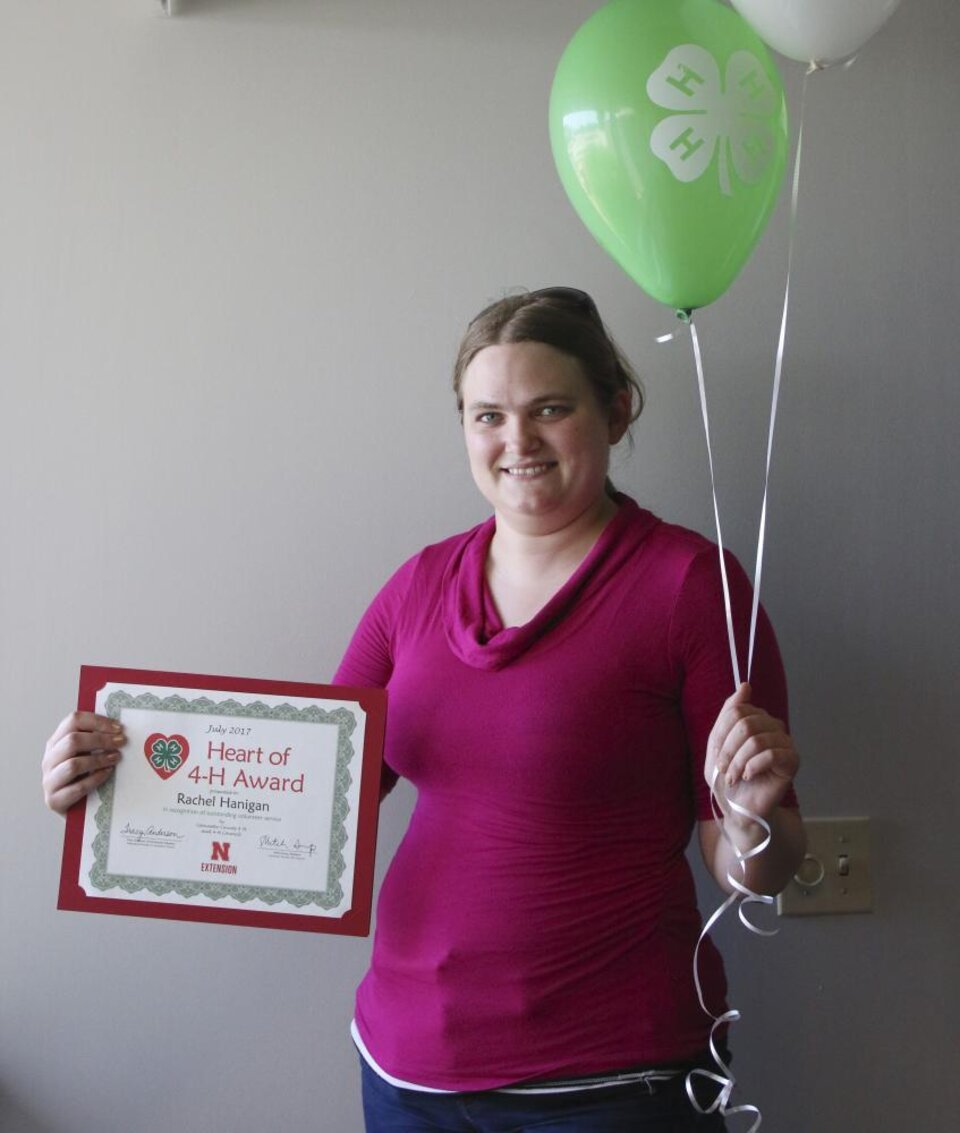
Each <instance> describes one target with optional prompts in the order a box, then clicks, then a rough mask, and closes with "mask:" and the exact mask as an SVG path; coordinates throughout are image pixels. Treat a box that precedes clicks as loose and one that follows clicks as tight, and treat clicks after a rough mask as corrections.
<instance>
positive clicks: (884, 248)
mask: <svg viewBox="0 0 960 1133" xmlns="http://www.w3.org/2000/svg"><path fill="white" fill-rule="evenodd" d="M596 7H597V4H596V3H595V2H593V0H554V2H550V0H483V2H479V0H323V2H321V0H315V2H311V0H182V3H181V4H180V9H181V11H182V13H183V14H182V15H181V16H180V17H178V18H176V19H172V20H171V19H165V18H163V17H162V16H161V15H160V5H159V4H158V3H156V2H155V0H98V2H92V0H85V2H84V3H79V2H77V0H0V143H2V151H0V152H2V158H0V397H2V416H0V428H2V444H0V493H2V500H0V503H2V512H0V514H2V522H3V534H4V539H3V543H2V546H0V555H2V574H0V587H2V593H0V613H2V638H0V650H2V669H0V673H2V679H0V687H2V695H3V720H4V725H5V728H6V745H5V746H6V756H7V766H8V768H9V771H10V774H9V777H8V778H7V789H6V806H5V807H4V816H5V822H6V827H5V832H4V851H3V870H4V877H3V889H2V917H3V929H2V943H0V948H2V954H0V963H2V981H3V987H2V991H3V1001H2V1028H3V1032H2V1062H0V1125H3V1127H4V1128H5V1129H10V1130H17V1131H26V1133H88V1131H90V1133H93V1131H97V1133H100V1131H102V1130H113V1129H116V1130H123V1131H124V1133H154V1131H156V1130H160V1129H165V1128H178V1129H181V1130H184V1131H185V1133H190V1131H194V1130H206V1129H230V1130H233V1131H236V1133H248V1131H250V1133H252V1131H254V1130H260V1129H263V1128H284V1129H290V1130H305V1131H306V1130H336V1131H341V1130H344V1131H347V1130H357V1129H359V1128H360V1117H359V1107H358V1103H357V1099H356V1088H355V1081H354V1079H355V1069H354V1058H353V1055H352V1052H351V1046H350V1043H349V1039H348V1037H347V1026H348V1023H349V1019H350V1014H351V1001H352V993H353V989H354V986H355V984H356V982H357V980H358V979H359V978H360V976H361V975H362V972H363V970H364V966H365V963H366V959H367V955H368V950H369V943H368V942H367V941H355V940H341V939H333V938H331V939H325V938H318V937H314V936H311V935H306V934H297V933H282V932H266V931H254V930H242V929H234V928H227V927H217V926H207V925H182V924H176V923H173V922H164V921H156V922H153V921H145V920H140V919H136V918H125V917H93V916H85V915H79V914H68V913H58V912H56V911H55V908H54V905H55V900H56V888H57V882H58V870H59V857H60V844H61V830H62V824H61V821H60V820H59V819H58V818H56V817H54V816H53V815H50V814H49V813H47V812H46V811H45V810H44V809H43V808H42V805H41V800H40V793H39V782H38V779H39V776H38V764H39V759H40V753H41V749H42V746H43V741H44V739H45V737H46V735H47V734H48V733H49V732H50V730H51V729H52V728H53V726H54V724H55V723H56V722H57V720H58V719H59V718H60V717H61V716H62V715H63V714H64V713H65V712H66V711H67V710H68V709H69V708H70V707H71V705H72V703H73V699H74V697H75V688H76V679H77V671H78V668H79V666H80V664H81V663H83V662H87V663H99V664H118V665H120V664H122V665H130V666H139V667H145V668H170V669H184V670H192V671H200V672H202V671H209V672H227V673H236V674H245V675H259V676H270V677H284V678H288V679H298V680H323V679H327V678H329V676H330V674H331V673H332V670H333V668H334V666H335V665H336V662H337V660H338V657H339V655H340V653H341V651H342V649H343V648H344V646H345V644H346V641H347V639H348V636H349V634H350V632H351V629H352V627H353V625H354V623H355V621H356V619H357V618H358V616H359V615H360V613H361V611H362V610H363V608H364V605H365V603H366V602H367V601H368V599H369V598H370V596H371V595H372V593H373V592H374V590H375V589H376V587H377V586H378V585H379V584H380V582H381V581H382V580H383V579H384V578H385V576H386V575H387V574H388V573H389V572H390V571H391V569H392V568H393V567H394V565H395V564H397V563H398V562H399V561H401V560H402V559H403V558H405V557H406V556H407V555H409V554H410V553H412V552H413V551H414V550H416V549H417V548H419V547H420V546H422V545H423V544H424V543H426V542H428V541H431V540H435V539H436V538H438V537H441V536H443V535H445V534H448V533H450V532H452V531H455V530H460V529H463V528H464V527H466V526H468V525H470V524H471V523H473V522H475V521H477V520H478V519H479V518H480V517H482V515H483V514H484V507H483V506H482V501H480V500H479V498H478V497H477V496H476V494H475V493H474V491H473V488H472V485H471V483H470V481H469V478H468V474H467V471H466V467H465V462H464V461H463V459H462V456H461V452H460V439H459V436H458V427H457V421H456V416H455V413H454V410H453V406H452V403H451V398H450V396H449V394H448V392H447V388H446V387H447V382H448V376H447V375H448V368H449V363H450V359H451V354H452V352H453V350H454V348H455V344H456V341H457V338H458V335H459V331H460V328H461V327H462V326H463V324H464V322H465V321H466V320H467V319H468V318H469V317H470V316H471V315H472V314H473V313H474V312H475V310H476V309H477V308H478V307H479V306H481V305H482V304H484V303H485V302H486V301H488V300H489V299H491V298H493V297H496V296H497V295H498V294H500V293H501V292H502V290H503V289H504V288H506V287H510V286H515V285H530V286H542V285H546V284H551V283H558V282H570V283H576V284H579V285H580V286H583V287H586V288H588V289H590V290H591V291H592V292H593V293H594V294H595V295H596V296H597V298H598V300H599V302H600V306H601V309H602V310H603V311H604V313H605V314H606V316H607V318H608V321H609V323H610V324H611V326H612V328H613V330H614V332H615V333H616V334H617V335H618V337H619V338H620V339H621V341H622V343H623V345H624V346H625V348H626V349H627V351H628V353H629V354H630V355H631V356H632V357H633V358H634V359H635V360H636V362H637V363H638V365H639V366H640V367H641V369H642V370H643V372H644V374H645V378H646V385H647V390H648V394H649V408H648V411H647V414H646V415H645V417H644V418H643V420H642V422H641V424H640V426H639V428H638V432H637V442H636V447H635V450H634V452H633V453H632V454H631V453H629V452H625V453H624V454H623V455H622V456H621V457H619V458H618V461H617V466H616V472H615V474H616V477H617V479H618V481H619V482H620V483H621V484H622V485H623V486H624V487H625V488H627V489H628V490H630V491H632V492H633V493H634V494H636V495H637V496H638V497H639V498H640V499H641V500H642V501H643V502H644V503H646V504H647V505H648V506H651V507H653V508H654V509H655V510H657V511H659V512H661V513H662V514H665V515H666V516H668V517H670V518H672V519H675V520H677V521H680V522H684V523H687V524H689V525H692V526H695V527H697V528H700V529H702V530H704V531H708V532H709V530H710V523H711V516H710V510H709V505H708V495H707V492H708V488H707V480H706V463H705V457H704V448H703V441H702V436H701V434H700V423H699V417H698V408H697V402H696V393H695V386H694V377H693V365H692V356H691V353H690V350H689V346H688V344H687V343H686V342H684V341H681V342H678V343H676V344H674V345H672V346H666V347H659V346H656V345H654V338H655V336H656V335H657V334H658V333H661V332H662V331H663V330H664V329H669V326H670V323H671V319H672V316H671V315H670V314H669V312H667V311H666V310H664V309H662V308H660V307H658V306H657V305H656V304H655V303H654V302H653V301H652V300H649V299H648V298H646V297H645V296H644V295H643V294H642V293H641V292H640V291H638V289H637V288H636V287H635V286H634V285H633V284H632V283H630V282H629V281H628V280H627V278H626V277H625V276H624V275H623V274H622V273H621V272H620V270H619V269H618V268H617V267H616V266H615V265H613V264H612V263H611V262H609V261H608V260H607V259H606V257H605V256H604V255H603V254H602V253H601V252H600V251H599V249H598V248H597V247H596V246H595V245H594V243H593V242H592V240H591V239H590V237H589V236H588V235H587V233H586V231H585V230H584V229H583V228H582V227H581V225H580V223H579V222H578V221H577V220H576V218H575V217H574V215H573V212H572V210H571V209H570V207H569V205H568V204H567V202H566V200H565V198H564V196H563V194H562V191H561V189H560V186H559V182H558V180H557V178H556V176H555V174H554V171H553V168H552V161H551V157H550V153H549V149H548V145H547V138H546V126H545V114H546V99H547V93H548V90H549V85H550V81H551V78H552V72H553V68H554V66H555V64H556V60H557V58H558V57H559V54H560V52H561V51H562V49H563V46H564V45H565V43H566V42H567V40H568V39H569V37H570V35H571V34H572V33H573V31H574V30H575V28H576V27H577V26H578V25H579V23H580V22H581V21H582V20H583V19H584V18H585V17H586V16H587V15H589V14H590V13H591V12H592V11H593V10H594V9H595V8H596ZM782 72H783V73H784V75H785V81H786V83H787V86H788V90H789V93H790V95H791V99H792V103H793V105H794V106H796V100H797V95H798V93H799V85H800V75H801V68H800V67H799V65H793V64H789V63H787V62H785V61H784V62H783V66H782ZM958 122H960V7H958V5H957V4H956V2H955V0H905V3H904V4H903V5H902V8H901V11H900V12H899V13H898V14H897V16H896V17H895V18H894V20H893V21H892V23H891V24H890V25H889V26H888V27H887V28H886V29H885V30H884V31H883V32H882V33H881V34H880V35H879V36H878V37H877V38H876V39H875V40H874V41H873V42H872V43H871V44H870V45H869V46H868V48H867V49H866V50H865V51H864V53H863V55H862V56H861V58H860V60H859V61H858V62H857V64H856V65H855V66H854V67H853V68H851V69H850V70H848V71H836V72H829V73H827V74H824V75H820V76H817V77H816V79H815V81H814V82H813V83H812V85H811V88H810V94H809V116H808V134H807V148H806V165H805V169H804V178H803V185H802V201H801V217H800V224H799V231H798V246H797V257H796V275H795V280H794V285H795V290H794V296H795V304H794V307H793V313H792V318H791V324H790V333H789V342H788V358H787V366H786V373H785V390H784V396H783V405H782V416H781V426H780V432H779V436H778V448H777V453H776V465H775V471H774V482H773V499H772V505H771V506H772V512H771V520H770V535H769V552H768V559H767V572H766V583H765V591H764V593H765V599H766V602H767V605H768V608H769V610H770V612H771V614H772V616H773V618H774V621H775V623H776V625H777V627H778V631H779V634H780V637H781V640H782V645H783V651H784V654H785V657H786V661H787V664H788V668H789V672H790V677H791V685H792V696H793V705H794V720H793V722H794V728H795V732H796V734H797V737H798V741H799V745H800V747H801V751H802V753H803V755H804V757H805V763H804V768H803V773H802V780H801V783H800V790H801V794H802V798H803V802H804V806H805V809H806V811H807V813H808V814H810V815H836V814H850V813H855V814H868V815H871V816H872V817H873V818H874V821H875V826H876V833H877V839H876V846H875V850H876V856H875V870H876V877H875V882H876V902H877V909H876V912H875V914H874V915H872V916H861V917H848V918H828V919H819V920H814V919H808V920H802V921H796V920H794V921H789V922H786V923H784V924H783V931H782V933H781V934H780V936H779V937H778V938H777V939H775V940H774V941H757V940H755V939H754V938H752V937H749V936H748V935H747V934H746V933H745V932H743V931H739V930H736V929H735V928H733V927H731V928H724V929H723V930H722V931H721V932H720V934H719V936H720V939H721V941H722V942H723V943H724V944H725V948H726V952H727V955H728V959H729V966H730V970H731V978H732V985H733V989H734V1002H735V1003H736V1004H737V1005H738V1006H740V1007H741V1009H742V1010H743V1012H744V1015H745V1020H744V1022H743V1023H742V1024H740V1027H739V1031H738V1033H737V1034H736V1036H735V1039H736V1049H737V1066H738V1069H739V1074H740V1080H741V1083H742V1086H743V1090H742V1097H743V1099H744V1100H753V1101H756V1102H758V1103H759V1104H760V1105H761V1107H762V1108H763V1110H764V1112H765V1114H766V1120H767V1124H768V1125H769V1127H770V1128H771V1129H774V1130H779V1131H780V1133H811V1131H813V1130H818V1131H819V1130H825V1131H833V1130H837V1131H839V1130H844V1131H853V1133H859V1131H864V1133H866V1131H868V1130H870V1131H872V1130H875V1129H895V1128H896V1129H899V1128H907V1127H913V1128H916V1129H923V1130H936V1129H941V1128H944V1127H945V1124H944V1123H945V1122H946V1124H949V1123H950V1120H949V1119H948V1118H946V1117H945V1115H946V1114H947V1113H948V1112H949V1107H950V1105H953V1106H954V1107H956V1106H957V1105H958V1103H960V1097H958V1093H957V1080H958V1079H957V1075H956V1074H955V1073H952V1072H951V1071H952V1066H951V1063H948V1061H947V1055H946V1052H947V1050H948V1049H949V1047H950V1045H951V1042H952V1043H953V1045H954V1048H955V1039H956V1022H955V1020H956V1017H957V1014H956V1013H957V1008H958V1004H957V1000H956V979H955V976H956V966H955V957H956V948H957V945H956V940H957V927H958V926H957V919H956V893H957V867H956V857H955V852H954V842H953V838H952V834H951V832H952V828H953V821H954V820H955V812H956V808H957V798H956V781H957V780H956V752H955V749H954V745H955V719H956V717H955V705H956V701H957V696H958V691H960V690H958V687H957V677H958V650H957V646H956V632H957V631H956V623H957V606H958V603H957V598H956V586H955V583H956V577H957V566H956V564H957V560H958V552H960V546H958V534H957V530H958V524H957V516H958V505H960V491H958V471H957V469H958V462H957V451H956V433H957V421H958V409H960V404H958V400H960V399H958V385H960V383H958V365H957V360H956V358H957V355H956V347H955V335H954V333H953V328H954V324H955V321H956V305H957V298H958V269H957V263H958V258H960V238H958V227H960V226H958V221H957V213H956V200H957V186H958V184H960V156H958V147H957V144H956V138H957V123H958ZM785 235H786V213H785V208H783V207H781V208H780V210H779V211H778V213H777V214H776V216H775V217H774V220H773V223H772V224H771V226H770V228H769V230H768V232H767V234H766V235H765V237H764V239H763V241H762V242H761V244H760V246H759V248H758V250H757V252H756V254H755V256H754V257H753V259H752V260H751V263H750V264H749V266H748V267H747V269H746V270H745V272H744V273H743V275H742V276H741V278H740V279H739V280H738V281H737V283H736V284H735V285H734V286H733V288H732V289H731V290H730V291H729V292H728V294H727V295H726V296H724V297H723V298H722V299H721V300H720V301H718V302H717V303H715V304H714V305H713V306H712V307H710V308H709V309H707V310H706V311H704V312H703V313H702V315H701V317H700V320H699V325H700V328H701V333H702V337H703V342H704V349H705V353H706V363H707V371H708V381H709V383H710V388H711V391H712V402H711V408H712V415H713V423H714V425H715V432H716V438H715V440H716V445H717V450H718V466H719V467H718V471H719V476H720V481H721V492H722V505H723V507H724V512H725V515H726V516H727V518H728V528H729V532H728V533H729V537H730V542H731V544H732V545H733V547H734V548H735V549H736V550H737V551H738V552H739V553H740V554H741V556H742V557H744V558H745V559H750V557H751V554H752V552H751V548H752V541H753V538H754V531H755V524H756V518H757V510H758V505H759V495H760V490H759V486H760V477H761V468H762V451H763V445H764V440H765V438H764V429H765V419H766V418H765V415H766V410H767V399H768V391H769V387H770V379H771V373H772V360H773V352H774V344H775V338H776V329H777V319H778V305H779V298H780V293H781V288H782V282H783V270H784V251H785ZM410 802H411V797H410V794H409V793H408V791H407V789H406V788H403V787H401V788H400V790H399V791H398V792H397V794H396V795H395V796H394V797H393V798H391V800H390V801H389V803H388V804H387V805H386V806H385V808H384V813H383V821H382V839H381V847H380V868H381V870H382V868H383V865H384V863H385V862H386V861H387V860H388V859H389V856H390V853H391V851H392V849H393V848H394V846H395V845H396V842H397V840H398V838H399V837H400V834H401V832H402V829H403V826H404V822H405V820H406V817H407V814H408V812H409V807H410ZM709 900H710V902H711V904H712V903H713V901H714V898H713V896H712V895H711V896H710V897H709ZM951 1062H952V1060H951ZM277 1114H280V1115H282V1116H279V1117H278V1116H276V1115H277Z"/></svg>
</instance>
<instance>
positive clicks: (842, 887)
mask: <svg viewBox="0 0 960 1133" xmlns="http://www.w3.org/2000/svg"><path fill="white" fill-rule="evenodd" d="M803 825H804V827H805V828H806V831H807V853H806V857H805V858H804V859H803V861H802V862H801V864H800V868H799V869H798V870H797V872H796V874H795V876H794V877H793V879H792V880H791V882H790V884H789V885H788V886H787V887H786V889H784V891H783V892H782V893H781V894H780V896H779V897H778V898H777V912H778V913H779V914H780V916H788V917H797V916H805V915H808V914H817V913H871V912H873V885H872V883H871V880H870V819H869V818H807V819H805V820H804V823H803Z"/></svg>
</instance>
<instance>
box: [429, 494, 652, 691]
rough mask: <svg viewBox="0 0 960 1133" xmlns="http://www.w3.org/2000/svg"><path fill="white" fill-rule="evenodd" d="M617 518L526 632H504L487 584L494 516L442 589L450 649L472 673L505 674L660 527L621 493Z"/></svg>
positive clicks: (455, 561)
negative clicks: (653, 528) (511, 664)
mask: <svg viewBox="0 0 960 1133" xmlns="http://www.w3.org/2000/svg"><path fill="white" fill-rule="evenodd" d="M615 499H616V501H617V504H618V505H619V507H618V509H617V514H616V515H615V516H614V517H613V518H612V519H611V520H610V522H609V523H608V524H607V526H606V527H605V528H604V529H603V530H602V531H601V532H600V535H599V536H598V537H597V541H596V542H595V543H594V545H593V546H592V547H591V548H590V550H589V551H588V552H587V554H586V556H585V558H584V559H583V561H582V562H581V563H580V565H579V566H578V567H577V569H576V570H575V571H574V572H573V574H572V575H571V576H570V577H569V578H568V579H567V581H566V582H565V583H564V584H563V586H562V587H561V588H560V589H559V590H558V591H557V592H556V594H554V595H553V597H552V598H551V599H550V600H549V601H548V602H547V603H546V605H545V606H543V607H542V608H541V609H540V611H539V612H538V613H537V614H535V615H534V617H533V618H531V620H530V621H529V622H526V623H525V624H524V625H522V626H509V627H506V628H504V626H503V624H502V622H501V621H500V617H499V615H498V614H497V610H496V607H495V605H494V602H493V598H492V597H491V595H490V591H489V588H488V586H487V579H486V562H487V552H488V550H489V548H490V542H491V540H492V539H493V536H494V534H495V532H496V529H497V524H496V519H495V517H493V516H491V518H490V519H488V520H487V521H486V522H485V523H481V524H480V526H479V527H475V528H474V529H473V530H472V531H470V532H469V533H468V534H467V535H466V537H465V538H464V539H463V541H462V542H461V543H460V546H459V547H458V549H457V551H456V552H455V553H454V554H453V556H452V557H451V558H450V561H449V562H448V563H447V566H446V569H445V571H444V575H443V582H442V586H441V603H442V615H443V620H444V629H445V631H446V635H447V641H448V643H449V645H450V648H451V649H452V650H453V652H454V654H455V656H457V657H458V658H459V659H460V660H461V661H463V662H464V664H466V665H470V666H471V668H474V669H489V670H495V669H502V668H503V667H504V666H505V665H509V664H510V663H511V662H512V661H515V660H516V659H517V658H518V657H521V656H522V655H523V654H524V653H526V652H527V650H528V649H530V648H531V647H532V646H533V645H535V644H537V642H539V641H540V640H541V639H542V638H544V636H545V635H547V634H548V633H550V632H551V631H552V630H554V629H555V627H557V626H558V625H559V624H560V623H562V622H563V621H565V620H566V619H567V618H568V617H569V616H570V615H571V614H572V613H573V608H574V606H575V605H576V604H577V602H578V599H580V598H582V597H584V596H585V595H586V594H587V593H588V592H590V591H592V590H593V589H595V588H597V587H600V586H602V585H603V584H604V583H605V582H606V580H607V579H608V578H609V577H610V576H611V575H612V574H615V573H616V572H617V571H618V570H619V569H620V567H621V566H622V565H623V564H624V563H625V562H626V561H627V560H628V559H630V558H631V557H632V556H633V555H634V554H635V553H636V551H637V550H638V548H639V545H640V543H641V542H642V541H643V539H645V538H646V536H647V534H648V533H649V531H650V530H651V528H652V527H653V526H654V525H655V524H657V523H658V522H659V520H657V519H656V517H655V516H653V515H651V514H650V512H648V511H644V510H643V509H642V508H640V507H638V506H637V504H636V503H635V502H634V501H633V500H632V499H630V497H629V496H625V495H623V494H622V493H617V494H616V496H615Z"/></svg>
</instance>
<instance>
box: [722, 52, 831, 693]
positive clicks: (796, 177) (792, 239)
mask: <svg viewBox="0 0 960 1133" xmlns="http://www.w3.org/2000/svg"><path fill="white" fill-rule="evenodd" d="M813 70H814V68H810V70H808V71H807V72H806V73H805V74H804V76H803V87H802V89H801V92H800V126H799V129H798V131H797V153H796V156H795V157H794V159H793V187H792V190H791V194H790V221H789V225H788V235H787V282H786V285H785V286H784V289H783V313H782V315H781V316H780V337H779V339H778V341H777V359H776V363H775V364H774V368H773V396H772V397H771V400H770V425H769V428H768V430H767V463H766V470H765V472H764V479H763V504H762V506H761V508H760V530H759V532H758V535H757V557H756V561H755V566H754V571H753V607H752V609H751V611H750V636H749V647H748V652H747V680H748V681H749V680H750V673H751V670H752V669H753V647H754V643H755V641H756V637H757V613H758V611H759V608H760V583H761V579H762V575H763V551H764V544H765V541H766V532H767V498H768V495H769V491H770V462H771V458H772V456H773V431H774V427H775V425H776V422H777V406H778V404H779V402H780V378H781V375H782V374H783V355H784V347H785V345H786V341H787V315H788V313H789V310H790V277H791V274H792V272H793V249H794V245H795V243H796V235H797V213H798V211H799V208H798V205H799V201H800V161H801V158H802V156H803V120H804V115H805V112H806V105H807V82H808V80H809V78H810V75H811V74H812V73H813ZM737 684H738V685H739V684H740V681H739V680H737Z"/></svg>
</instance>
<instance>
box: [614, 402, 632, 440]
mask: <svg viewBox="0 0 960 1133" xmlns="http://www.w3.org/2000/svg"><path fill="white" fill-rule="evenodd" d="M632 407H633V396H632V394H631V391H630V390H628V389H623V390H621V391H620V392H619V393H618V394H617V396H616V397H615V398H614V399H613V402H612V404H611V406H610V443H611V444H612V445H615V444H616V443H617V442H618V441H622V440H623V435H624V433H625V432H626V431H627V429H628V428H629V427H630V410H631V408H632Z"/></svg>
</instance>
